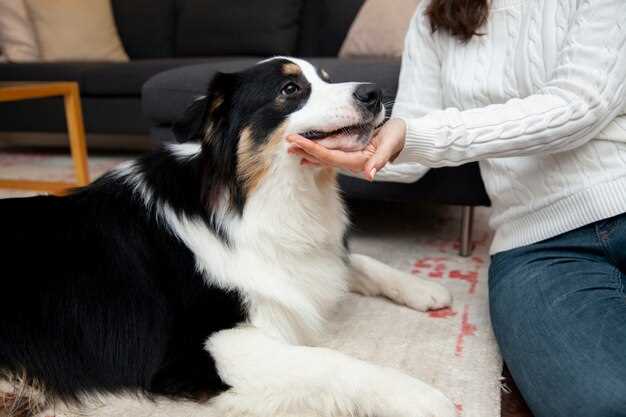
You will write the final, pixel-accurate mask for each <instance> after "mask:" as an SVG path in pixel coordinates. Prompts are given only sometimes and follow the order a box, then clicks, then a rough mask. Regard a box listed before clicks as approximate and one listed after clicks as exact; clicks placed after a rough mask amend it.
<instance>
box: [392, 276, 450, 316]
mask: <svg viewBox="0 0 626 417" xmlns="http://www.w3.org/2000/svg"><path fill="white" fill-rule="evenodd" d="M401 287H402V288H400V289H399V290H398V291H397V293H396V294H394V297H393V299H394V301H396V302H398V303H399V304H403V305H405V306H407V307H410V308H412V309H414V310H417V311H426V310H437V309H440V308H445V307H449V306H450V305H451V304H452V294H451V293H450V290H448V289H447V288H446V287H444V286H443V285H441V284H438V283H436V282H430V281H426V280H425V279H423V278H417V277H414V276H407V279H405V280H403V281H402V285H401Z"/></svg>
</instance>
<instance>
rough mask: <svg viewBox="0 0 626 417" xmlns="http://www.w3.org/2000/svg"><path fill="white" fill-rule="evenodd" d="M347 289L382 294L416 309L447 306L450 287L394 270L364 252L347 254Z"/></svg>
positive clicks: (370, 294)
mask: <svg viewBox="0 0 626 417" xmlns="http://www.w3.org/2000/svg"><path fill="white" fill-rule="evenodd" d="M350 264H351V273H350V290H351V291H353V292H356V293H359V294H363V295H368V296H372V297H374V296H384V297H387V298H389V299H390V300H392V301H394V302H395V303H397V304H401V305H405V306H407V307H410V308H412V309H415V310H418V311H426V310H432V309H438V308H443V307H448V306H449V305H450V304H451V302H452V295H451V294H450V291H449V290H448V289H447V288H446V287H444V286H443V285H440V284H437V283H436V282H431V281H426V280H424V279H421V278H418V277H415V276H412V275H411V274H407V273H405V272H401V271H398V270H397V269H395V268H392V267H390V266H388V265H385V264H384V263H382V262H379V261H377V260H375V259H372V258H370V257H369V256H365V255H357V254H351V255H350Z"/></svg>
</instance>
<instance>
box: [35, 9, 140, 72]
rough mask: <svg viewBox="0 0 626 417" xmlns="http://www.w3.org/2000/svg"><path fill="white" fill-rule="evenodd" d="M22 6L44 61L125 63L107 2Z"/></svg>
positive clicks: (123, 52)
mask: <svg viewBox="0 0 626 417" xmlns="http://www.w3.org/2000/svg"><path fill="white" fill-rule="evenodd" d="M25 2H26V6H27V9H28V12H29V15H30V18H31V21H32V23H33V26H34V27H35V32H36V34H37V41H38V44H39V51H40V53H41V57H42V58H43V60H44V61H112V62H127V61H128V55H126V52H125V51H124V48H123V46H122V42H121V40H120V37H119V35H118V33H117V27H116V25H115V20H114V19H113V11H112V9H111V1H110V0H54V1H48V0H25Z"/></svg>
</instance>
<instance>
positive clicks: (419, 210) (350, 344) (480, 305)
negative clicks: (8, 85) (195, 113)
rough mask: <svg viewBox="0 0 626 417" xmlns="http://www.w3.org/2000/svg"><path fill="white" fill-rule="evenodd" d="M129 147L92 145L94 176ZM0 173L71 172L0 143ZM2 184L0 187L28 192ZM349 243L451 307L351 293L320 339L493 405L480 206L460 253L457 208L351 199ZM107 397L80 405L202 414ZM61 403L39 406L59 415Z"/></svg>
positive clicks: (475, 411)
mask: <svg viewBox="0 0 626 417" xmlns="http://www.w3.org/2000/svg"><path fill="white" fill-rule="evenodd" d="M130 157H131V156H130V155H91V156H90V171H91V173H92V176H93V178H96V177H97V176H98V175H101V174H102V173H103V172H105V171H107V170H109V169H111V168H112V167H114V166H115V165H117V164H119V163H121V162H123V161H124V160H127V159H129V158H130ZM0 177H2V178H5V177H12V178H21V179H36V178H46V179H52V180H57V179H59V180H71V179H72V168H71V160H70V158H69V157H67V156H64V155H59V154H52V155H49V154H45V153H15V152H12V153H8V154H7V153H0ZM32 194H33V193H29V192H18V191H7V190H0V198H1V197H15V196H26V195H32ZM352 214H353V216H352V218H353V223H354V233H353V236H352V239H351V248H352V251H353V252H357V253H363V254H366V255H370V256H372V257H375V258H377V259H379V260H382V261H384V262H387V263H388V264H390V265H392V266H395V267H396V268H399V269H401V270H404V271H407V272H411V273H412V274H413V276H414V279H427V280H433V281H436V282H440V283H442V284H444V285H446V286H447V287H448V288H450V289H451V291H452V293H453V296H454V302H453V306H452V307H451V308H449V309H445V310H440V311H433V312H429V313H419V312H415V311H413V310H410V309H408V308H405V307H401V306H397V305H394V304H392V303H391V302H389V301H387V300H385V299H378V298H367V297H362V296H358V295H350V296H349V297H348V299H347V300H346V302H345V303H342V305H341V306H340V309H339V313H338V315H337V317H336V318H335V320H334V321H333V322H332V323H331V325H330V329H329V333H328V335H327V337H326V342H325V345H327V346H328V347H332V348H334V349H338V350H340V351H342V352H344V353H347V354H350V355H353V356H355V357H357V358H361V359H364V360H368V361H370V362H373V363H377V364H381V365H386V366H391V367H395V368H397V369H400V370H403V371H404V372H407V373H409V374H411V375H413V376H415V377H417V378H420V379H422V380H423V381H425V382H427V383H430V384H432V385H434V386H436V387H438V388H439V389H441V390H442V391H443V392H444V393H445V394H446V395H448V397H450V398H451V399H452V400H453V401H454V402H455V404H456V407H457V410H458V414H459V416H462V417H497V416H499V415H500V375H501V371H502V361H501V358H500V356H499V353H498V349H497V345H496V342H495V339H494V336H493V333H492V331H491V326H490V321H489V310H488V289H487V270H488V264H489V256H488V245H489V242H490V240H491V234H490V232H489V230H488V227H487V222H486V218H487V214H488V212H487V209H478V210H477V213H476V224H475V229H474V236H475V238H476V239H475V241H474V252H473V255H472V256H471V257H469V258H461V257H459V256H458V255H457V252H458V242H457V236H458V231H459V226H460V210H459V209H458V208H456V209H455V208H452V207H445V206H409V205H403V206H389V205H385V204H378V203H367V204H363V203H362V204H359V205H355V207H353V208H352ZM115 403H116V404H115V409H113V407H112V405H108V404H107V403H106V399H105V400H103V401H102V402H100V403H99V404H98V406H97V407H95V408H92V409H90V410H81V413H82V414H83V415H93V416H117V417H139V416H145V417H148V416H151V417H157V416H159V417H160V416H163V417H165V416H167V417H178V416H180V417H191V416H195V415H198V416H200V415H203V416H206V417H208V415H207V413H206V410H205V411H204V412H202V413H200V412H198V409H197V407H194V406H192V405H190V404H172V403H171V402H168V403H166V402H163V403H159V402H157V403H149V402H145V401H141V400H137V399H123V400H121V399H117V400H116V401H115ZM66 415H70V413H69V412H66V411H64V410H61V409H58V410H56V413H55V412H54V411H53V410H50V411H48V412H47V413H45V416H56V417H63V416H66Z"/></svg>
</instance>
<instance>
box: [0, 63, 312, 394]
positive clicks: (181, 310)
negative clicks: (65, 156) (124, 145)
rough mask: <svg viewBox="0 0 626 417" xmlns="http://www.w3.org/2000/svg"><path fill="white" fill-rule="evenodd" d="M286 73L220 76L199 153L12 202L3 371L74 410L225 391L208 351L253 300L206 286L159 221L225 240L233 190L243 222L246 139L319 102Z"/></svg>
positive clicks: (8, 205) (0, 333)
mask: <svg viewBox="0 0 626 417" xmlns="http://www.w3.org/2000/svg"><path fill="white" fill-rule="evenodd" d="M284 64H285V62H284V61H282V60H273V61H270V62H267V63H264V64H259V65H257V66H255V67H253V68H252V69H249V70H246V71H243V72H240V73H236V74H220V75H218V76H216V78H215V80H214V81H213V83H212V85H211V87H210V89H209V91H208V92H207V96H206V97H204V98H202V99H200V100H198V101H197V102H196V103H195V104H194V106H192V108H191V109H190V111H189V113H188V115H187V116H186V118H185V120H184V121H183V122H182V123H181V124H179V125H178V126H177V129H176V133H177V135H178V137H179V138H180V139H181V140H199V141H201V143H202V152H201V153H200V154H199V155H195V156H181V155H176V154H174V153H172V152H171V151H170V150H168V148H167V147H164V148H163V149H161V150H159V151H157V152H155V153H153V154H150V155H148V156H145V157H143V158H141V159H139V160H138V161H136V162H135V163H134V165H133V166H132V167H131V168H128V169H127V170H126V171H118V172H112V173H109V174H107V175H105V176H104V177H102V178H101V179H99V180H97V181H96V182H95V183H93V184H92V185H90V186H88V187H86V188H84V189H79V190H76V191H74V192H72V193H71V194H70V195H68V196H64V197H54V196H45V197H43V196H42V197H33V198H25V199H8V200H2V201H0V231H1V232H0V233H1V235H0V242H1V248H0V256H1V257H2V260H1V261H0V271H1V274H2V278H1V279H0V288H1V289H0V294H1V296H0V371H3V372H4V373H8V374H21V373H22V372H25V373H26V375H27V376H28V377H29V378H31V379H33V380H37V381H39V382H40V383H42V384H43V385H44V386H45V388H46V389H47V390H48V391H49V392H50V393H51V394H52V395H54V396H56V397H59V398H61V399H65V400H74V399H77V397H79V396H80V395H81V394H82V393H90V392H96V391H98V392H119V391H124V390H129V391H139V392H144V393H147V394H150V393H154V394H165V395H172V396H193V395H196V394H198V393H211V392H213V393H216V392H220V391H222V390H224V389H226V388H227V387H226V386H225V384H224V383H223V382H222V380H221V379H220V378H219V376H218V374H217V371H216V369H215V364H214V362H213V359H212V358H211V356H210V355H209V353H207V352H206V351H205V350H204V342H205V340H206V339H207V337H208V336H209V335H210V334H211V333H213V332H216V331H218V330H220V329H225V328H231V327H234V326H235V325H236V324H237V323H241V322H243V321H245V320H246V309H245V305H244V303H243V302H242V299H241V298H242V297H241V296H240V295H239V294H238V293H236V292H228V291H225V290H222V289H220V288H216V287H210V286H209V285H208V284H207V280H206V279H205V277H204V276H203V275H202V274H201V273H200V272H198V270H197V268H196V262H195V259H194V255H193V253H192V252H191V251H190V250H189V249H188V248H187V247H186V246H185V245H184V244H183V243H182V242H181V241H180V240H179V239H177V237H176V236H175V235H174V234H173V233H172V231H171V230H169V228H168V227H167V225H166V224H165V222H163V221H162V220H161V219H160V217H159V210H161V209H162V208H163V207H164V205H167V206H168V207H169V208H171V210H173V211H174V212H175V213H176V214H178V215H181V214H183V215H186V216H189V217H196V218H201V219H202V220H203V221H204V222H205V223H206V224H207V225H208V226H209V228H210V229H211V230H213V231H214V232H215V234H216V235H217V236H219V237H221V238H222V239H226V237H225V234H224V233H223V231H221V230H219V225H217V224H213V223H212V216H211V214H212V211H213V209H214V206H215V202H216V201H217V199H219V198H220V196H221V195H222V193H224V192H225V191H227V192H228V193H229V194H228V195H229V198H230V202H231V203H232V207H231V208H232V211H233V212H234V213H241V211H242V210H243V207H244V205H245V201H246V190H245V187H244V186H243V184H242V182H241V178H240V175H239V174H238V167H237V155H236V152H237V146H238V141H239V138H240V135H241V132H242V130H243V129H244V128H246V127H247V128H249V130H250V131H251V132H253V141H254V144H255V146H262V145H263V142H264V141H265V140H266V138H268V137H269V136H270V134H271V132H272V131H273V130H274V129H276V128H277V127H278V126H279V125H280V123H281V122H283V120H284V119H285V117H286V116H287V115H288V114H290V113H292V112H294V111H295V110H297V109H298V108H300V107H301V106H302V105H303V103H304V102H306V99H307V96H308V92H307V88H308V87H307V85H306V82H303V81H302V80H298V79H297V75H293V76H292V75H289V76H287V75H285V74H284V73H283V71H282V67H283V65H284ZM288 81H294V82H298V83H300V84H301V85H300V89H299V91H298V94H297V95H295V96H289V97H284V98H283V99H281V100H279V101H278V102H277V101H276V97H277V96H279V95H280V94H281V89H282V88H284V85H285V83H286V82H288ZM277 103H278V104H277ZM137 175H141V176H142V178H143V185H145V187H147V189H148V190H149V191H150V193H151V194H150V195H151V198H150V199H148V200H147V199H146V198H145V197H146V196H145V195H142V193H141V189H140V188H138V186H137V184H136V183H135V181H134V179H135V176H137Z"/></svg>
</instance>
